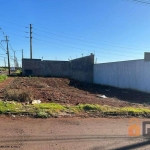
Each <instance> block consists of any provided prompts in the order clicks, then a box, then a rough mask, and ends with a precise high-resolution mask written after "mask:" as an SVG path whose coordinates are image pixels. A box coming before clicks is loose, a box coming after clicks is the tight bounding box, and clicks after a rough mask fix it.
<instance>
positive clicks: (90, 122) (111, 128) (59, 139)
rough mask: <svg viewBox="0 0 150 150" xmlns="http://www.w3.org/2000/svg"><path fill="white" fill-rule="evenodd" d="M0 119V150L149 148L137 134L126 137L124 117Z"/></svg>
mask: <svg viewBox="0 0 150 150" xmlns="http://www.w3.org/2000/svg"><path fill="white" fill-rule="evenodd" d="M0 120H1V125H0V128H1V130H0V136H1V139H0V150H1V149H11V150H12V149H14V150H16V149H18V150H20V149H21V150H26V149H31V150H41V149H43V150H46V149H49V150H77V149H78V150H101V149H102V150H105V149H106V150H107V149H141V150H144V149H150V146H149V145H150V142H149V141H148V140H147V139H145V138H143V137H142V136H141V135H140V136H138V137H129V136H128V127H129V119H127V118H126V119H107V118H84V119H83V118H51V119H32V118H16V117H14V118H8V117H0ZM144 120H145V121H148V119H140V120H139V122H138V123H139V126H140V130H141V123H142V121H144ZM130 123H131V122H130ZM140 134H141V131H140Z"/></svg>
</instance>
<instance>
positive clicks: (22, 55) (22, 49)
mask: <svg viewBox="0 0 150 150" xmlns="http://www.w3.org/2000/svg"><path fill="white" fill-rule="evenodd" d="M22 59H23V49H22Z"/></svg>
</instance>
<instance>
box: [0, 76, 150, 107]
mask: <svg viewBox="0 0 150 150" xmlns="http://www.w3.org/2000/svg"><path fill="white" fill-rule="evenodd" d="M11 81H12V78H9V79H8V80H7V81H5V82H4V83H2V84H1V85H0V89H1V87H4V86H6V85H7V84H9V83H10V82H11ZM10 86H11V89H18V90H26V91H29V92H31V93H32V95H33V97H34V99H36V100H38V99H40V100H41V101H42V102H56V103H61V104H72V105H78V104H87V103H88V104H100V105H109V106H116V107H125V106H136V105H144V106H149V103H150V94H148V93H143V92H139V91H133V90H127V89H119V88H114V87H109V86H101V85H95V84H87V83H82V82H78V81H75V80H71V79H66V78H42V77H31V78H29V77H17V78H15V79H14V81H13V82H12V83H11V85H10ZM100 95H105V96H106V97H107V98H101V97H99V96H100ZM3 96H4V93H3V90H2V91H1V93H0V97H3Z"/></svg>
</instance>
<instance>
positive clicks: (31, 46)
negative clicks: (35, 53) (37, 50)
mask: <svg viewBox="0 0 150 150" xmlns="http://www.w3.org/2000/svg"><path fill="white" fill-rule="evenodd" d="M30 59H32V24H30Z"/></svg>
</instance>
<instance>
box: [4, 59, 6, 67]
mask: <svg viewBox="0 0 150 150" xmlns="http://www.w3.org/2000/svg"><path fill="white" fill-rule="evenodd" d="M4 66H5V69H6V60H5V57H4Z"/></svg>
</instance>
